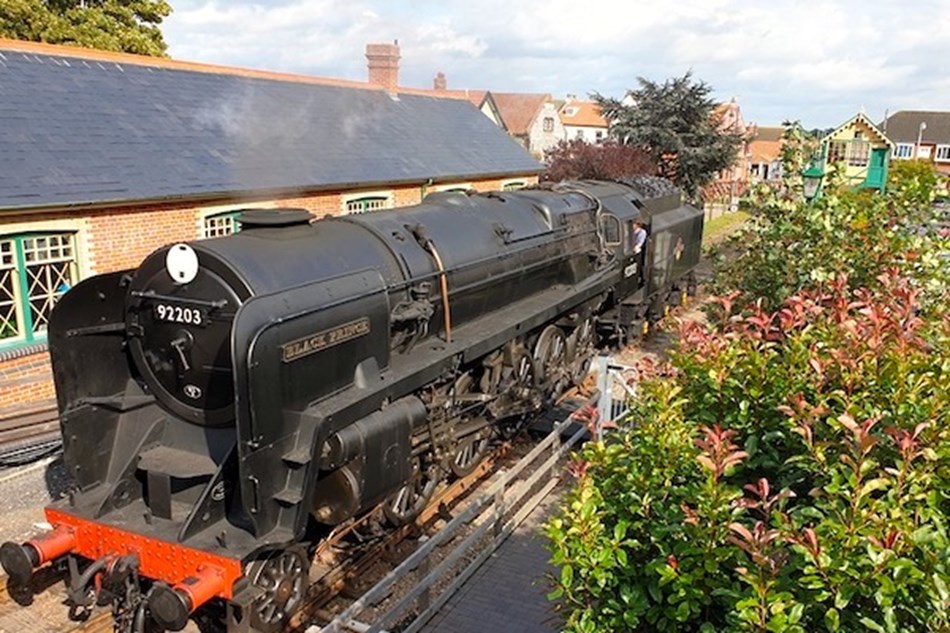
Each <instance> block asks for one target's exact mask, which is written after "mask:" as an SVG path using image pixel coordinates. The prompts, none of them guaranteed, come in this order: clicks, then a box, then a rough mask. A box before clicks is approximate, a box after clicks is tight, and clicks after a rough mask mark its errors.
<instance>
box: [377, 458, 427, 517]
mask: <svg viewBox="0 0 950 633" xmlns="http://www.w3.org/2000/svg"><path fill="white" fill-rule="evenodd" d="M440 480H441V476H440V469H439V467H438V466H437V465H436V464H429V465H423V464H422V460H421V459H420V458H418V457H417V458H415V459H414V460H413V464H412V475H411V476H410V478H409V481H407V482H406V483H405V485H403V486H402V487H401V488H400V489H399V490H397V491H396V492H394V493H393V494H392V496H390V497H389V499H387V500H386V503H385V504H384V505H383V514H384V515H386V520H387V521H389V522H390V523H391V524H393V525H395V526H400V525H405V524H406V523H409V522H410V521H412V520H413V519H415V518H416V517H417V516H419V513H420V512H422V511H423V510H424V509H425V507H426V506H427V505H428V504H429V500H430V499H431V498H432V495H433V494H434V493H435V489H436V488H437V487H438V485H439V481H440Z"/></svg>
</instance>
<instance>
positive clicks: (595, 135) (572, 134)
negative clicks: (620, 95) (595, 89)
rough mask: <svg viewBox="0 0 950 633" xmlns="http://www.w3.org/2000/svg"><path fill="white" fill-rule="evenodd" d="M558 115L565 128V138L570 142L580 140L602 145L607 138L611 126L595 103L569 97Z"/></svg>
mask: <svg viewBox="0 0 950 633" xmlns="http://www.w3.org/2000/svg"><path fill="white" fill-rule="evenodd" d="M558 115H559V116H560V117H561V124H562V125H563V126H564V136H565V138H566V139H567V140H569V141H570V140H574V139H580V140H582V141H587V142H588V143H600V142H601V141H604V140H606V138H607V128H608V127H609V124H608V123H607V119H605V118H604V115H603V113H602V112H601V109H600V105H599V104H598V103H597V102H595V101H583V100H580V99H577V98H576V97H574V96H572V95H568V97H567V100H566V101H565V102H564V105H562V106H561V109H560V111H559V112H558Z"/></svg>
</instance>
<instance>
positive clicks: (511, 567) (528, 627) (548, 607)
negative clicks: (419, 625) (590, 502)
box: [422, 491, 561, 633]
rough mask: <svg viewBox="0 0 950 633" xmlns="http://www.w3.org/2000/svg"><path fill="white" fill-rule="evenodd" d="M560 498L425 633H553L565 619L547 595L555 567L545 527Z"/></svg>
mask: <svg viewBox="0 0 950 633" xmlns="http://www.w3.org/2000/svg"><path fill="white" fill-rule="evenodd" d="M558 499H559V495H558V493H557V492H556V491H555V493H553V494H551V495H550V496H548V497H547V499H545V500H544V501H543V502H542V503H541V505H540V506H538V507H537V508H536V509H535V511H534V512H533V513H532V514H531V516H529V517H528V518H527V519H526V520H525V521H524V523H522V524H521V525H520V526H518V529H517V530H515V532H514V533H513V534H512V535H511V536H510V537H508V539H507V540H506V541H505V542H504V543H502V545H501V547H499V548H498V549H497V550H495V553H494V554H493V555H492V556H491V558H489V559H488V560H487V561H485V563H484V564H483V565H482V566H481V567H480V568H479V569H478V570H477V571H476V572H475V573H474V574H473V575H472V577H471V578H469V580H468V582H466V583H465V585H463V586H462V588H461V589H459V590H458V592H456V594H455V595H454V596H452V598H451V599H449V601H448V602H447V603H446V605H445V606H444V607H442V609H441V610H440V611H439V613H437V614H436V615H435V617H433V618H432V619H431V620H430V621H429V623H428V624H427V625H426V626H425V627H424V628H423V629H422V631H423V633H495V632H503V631H517V632H518V633H551V632H552V631H559V630H560V622H561V621H560V618H559V616H558V615H557V614H556V613H554V610H553V606H552V603H551V602H549V601H548V599H547V597H546V595H547V593H548V591H550V586H549V585H548V582H547V579H546V578H545V574H547V573H549V572H552V571H553V570H554V568H553V567H552V566H551V565H550V564H549V563H548V559H549V558H550V553H549V552H548V550H547V548H546V539H545V537H544V535H543V534H542V532H541V524H542V523H543V522H544V521H545V520H547V518H548V517H549V516H550V514H551V512H552V511H553V508H554V506H555V504H556V502H557V500H558Z"/></svg>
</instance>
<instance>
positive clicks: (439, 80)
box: [432, 71, 448, 90]
mask: <svg viewBox="0 0 950 633" xmlns="http://www.w3.org/2000/svg"><path fill="white" fill-rule="evenodd" d="M446 86H448V83H447V82H446V81H445V73H444V72H441V71H439V72H438V73H436V75H435V79H433V80H432V87H433V88H435V89H436V90H445V89H446Z"/></svg>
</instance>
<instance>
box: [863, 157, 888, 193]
mask: <svg viewBox="0 0 950 633" xmlns="http://www.w3.org/2000/svg"><path fill="white" fill-rule="evenodd" d="M886 179H887V148H886V147H881V148H875V149H872V150H871V162H870V164H868V176H867V178H866V179H865V180H864V186H865V187H868V188H874V189H877V190H878V191H884V182H885V180H886Z"/></svg>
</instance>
